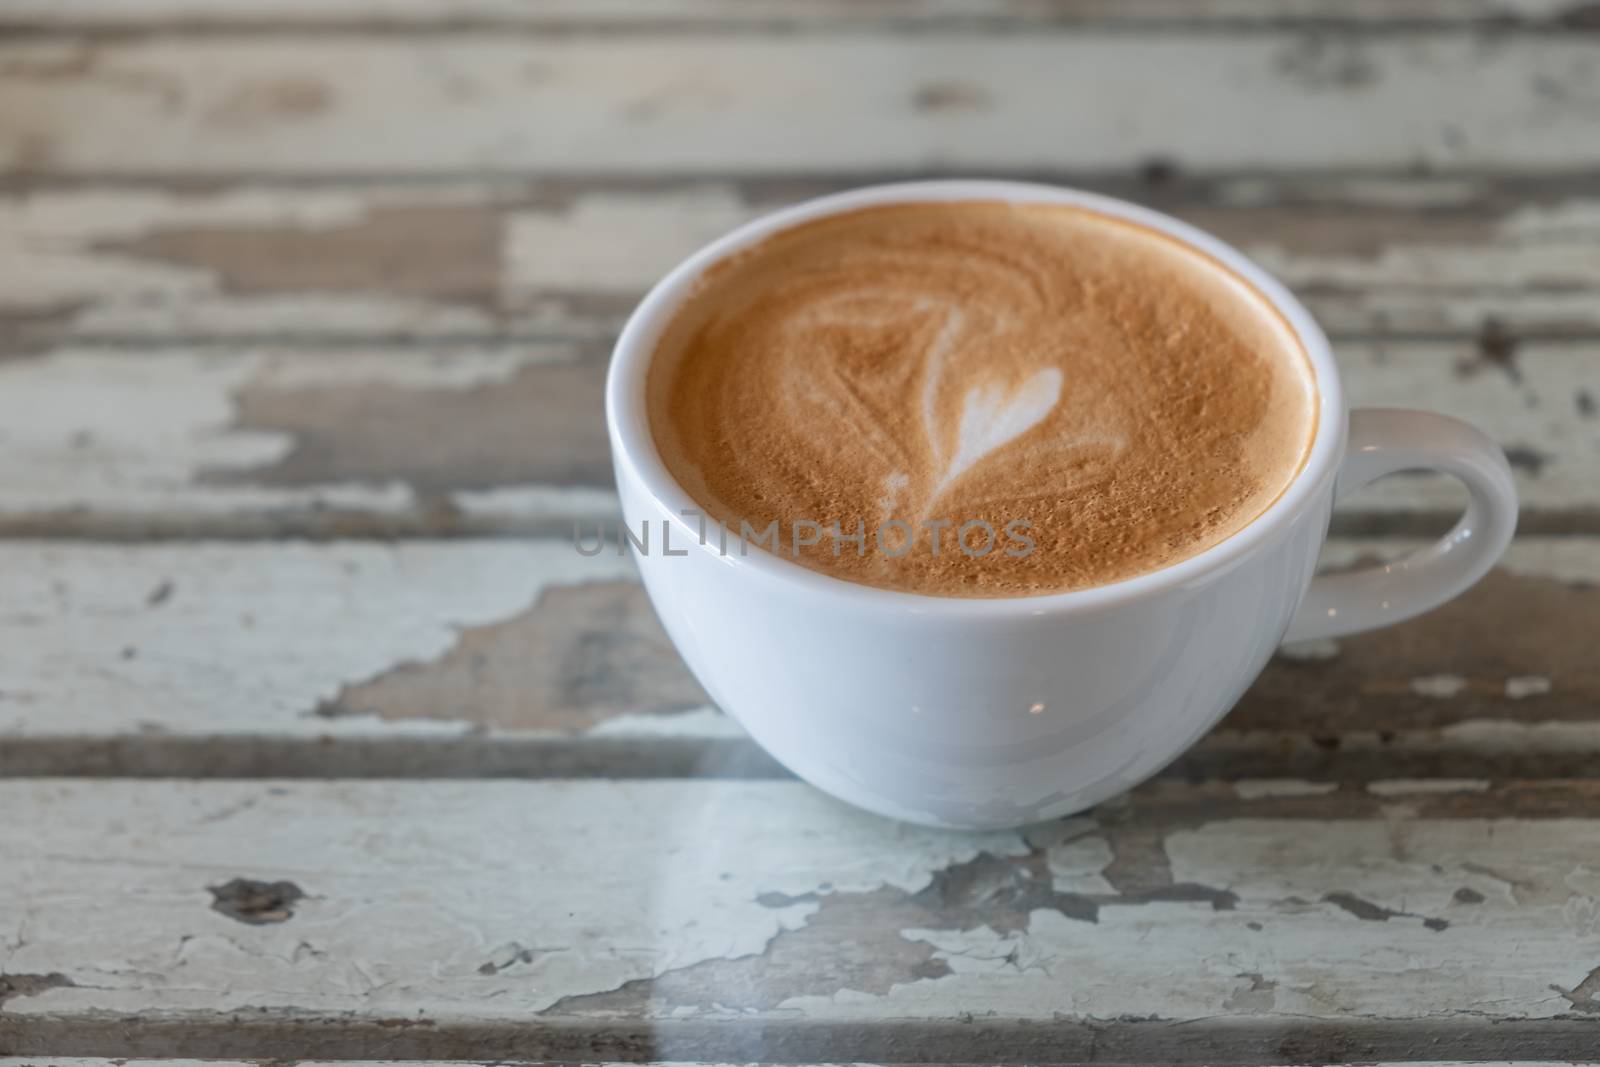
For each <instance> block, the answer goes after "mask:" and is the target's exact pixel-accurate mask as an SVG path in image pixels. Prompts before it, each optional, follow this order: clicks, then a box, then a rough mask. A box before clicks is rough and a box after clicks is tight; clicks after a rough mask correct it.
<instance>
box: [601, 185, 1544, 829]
mask: <svg viewBox="0 0 1600 1067" xmlns="http://www.w3.org/2000/svg"><path fill="white" fill-rule="evenodd" d="M939 200H1012V201H1028V202H1040V203H1063V204H1077V205H1081V206H1084V207H1087V208H1090V209H1092V210H1095V211H1100V212H1103V213H1105V214H1107V215H1113V216H1117V217H1121V218H1126V219H1130V220H1132V221H1134V222H1137V223H1140V224H1142V225H1144V226H1148V227H1151V228H1153V229H1156V230H1159V231H1162V232H1164V233H1166V234H1169V235H1171V236H1173V237H1176V238H1178V239H1179V240H1181V241H1185V242H1187V243H1188V244H1190V245H1192V246H1194V247H1196V248H1198V249H1200V250H1202V251H1204V252H1206V253H1208V254H1209V255H1211V256H1213V257H1215V258H1216V259H1217V260H1219V261H1221V262H1222V263H1223V264H1225V265H1226V266H1227V267H1229V268H1231V269H1232V270H1233V271H1235V272H1237V273H1238V274H1239V275H1241V276H1242V277H1244V278H1245V279H1246V280H1247V281H1248V282H1250V284H1252V285H1253V286H1255V288H1256V289H1258V290H1259V291H1260V292H1261V293H1262V294H1264V295H1265V296H1266V298H1267V299H1268V300H1270V301H1271V302H1272V303H1273V304H1274V305H1275V306H1276V308H1277V309H1278V311H1279V312H1281V313H1282V315H1283V316H1284V318H1285V319H1287V320H1288V322H1289V323H1290V324H1291V326H1292V327H1293V328H1294V330H1295V332H1296V333H1297V334H1298V336H1299V338H1300V341H1301V343H1302V344H1303V345H1304V346H1305V349H1306V351H1307V352H1308V353H1309V354H1310V357H1311V363H1312V366H1313V368H1314V371H1315V374H1316V384H1317V390H1318V393H1319V395H1320V403H1321V408H1320V411H1319V420H1318V426H1317V432H1316V438H1315V440H1314V441H1313V443H1312V447H1311V453H1310V457H1309V459H1308V460H1307V461H1306V464H1305V466H1304V467H1303V468H1302V469H1301V471H1300V473H1299V474H1298V475H1297V476H1296V478H1295V480H1294V481H1293V483H1292V484H1291V485H1290V486H1289V488H1288V489H1287V491H1285V492H1284V494H1283V495H1282V496H1281V497H1280V498H1279V499H1278V500H1277V501H1276V502H1275V503H1274V504H1273V505H1272V506H1271V507H1270V508H1268V509H1267V511H1266V512H1264V513H1263V514H1262V515H1261V516H1260V517H1259V518H1257V519H1256V520H1255V521H1254V522H1252V523H1250V524H1249V525H1248V526H1246V527H1245V528H1244V529H1243V530H1240V531H1239V532H1238V533H1236V534H1234V535H1233V536H1232V537H1230V538H1228V539H1227V540H1225V541H1223V542H1222V543H1220V544H1218V545H1216V546H1214V547H1212V548H1209V549H1207V550H1206V551H1204V552H1201V553H1200V554H1198V555H1196V556H1192V557H1190V558H1188V559H1185V560H1182V561H1180V562H1178V563H1175V564H1172V565H1171V566H1168V567H1164V568H1162V569H1160V570H1157V571H1152V572H1150V573H1148V574H1142V575H1139V576H1138V577H1135V578H1130V579H1127V580H1125V581H1119V582H1115V583H1113V584H1110V585H1104V586H1100V587H1097V588H1093V589H1085V590H1081V591H1078V592H1069V593H1059V594H1054V595H1050V596H1034V597H1017V598H1013V599H960V598H950V597H930V596H922V595H915V594H910V593H900V592H892V591H887V590H884V589H878V588H872V587H868V586H863V585H857V584H854V583H851V582H846V581H843V580H841V579H838V578H832V577H828V576H826V575H823V574H820V573H818V572H815V571H812V570H808V569H806V568H804V567H802V566H800V565H799V564H798V563H795V562H793V561H792V560H789V559H785V558H782V557H780V556H778V555H776V554H772V553H769V552H767V551H765V550H762V549H751V550H749V551H748V554H740V553H739V552H736V551H728V552H727V553H726V554H724V552H723V550H722V549H721V548H720V546H719V544H718V539H717V538H716V537H715V536H712V537H709V538H707V539H706V541H705V543H701V532H702V523H701V521H700V520H699V519H697V518H695V517H694V516H695V514H696V511H697V505H696V504H695V502H694V500H692V499H691V498H690V497H689V495H688V494H687V493H685V492H684V490H683V489H682V488H681V487H680V486H679V485H678V484H677V483H676V482H675V481H674V480H673V478H672V477H671V475H669V474H668V472H667V470H666V468H665V466H664V465H663V464H662V461H661V458H660V456H659V455H658V453H657V451H656V448H655V444H654V442H653V441H652V439H651V435H650V429H649V425H648V421H647V418H646V411H645V371H646V368H647V366H648V364H649V362H650V359H651V355H652V350H653V349H654V347H655V344H656V342H657V339H658V338H659V336H660V334H661V331H662V329H663V327H664V326H665V325H666V323H667V322H668V320H669V319H670V318H671V316H672V314H673V312H674V310H675V309H676V308H677V306H678V304H679V303H680V301H682V299H683V298H684V296H685V294H686V293H687V291H688V290H689V289H690V287H691V286H692V285H693V284H694V282H695V280H696V279H697V278H698V277H699V276H700V274H701V273H702V272H703V271H704V270H705V269H706V268H707V267H708V266H710V265H711V264H713V263H715V262H716V261H718V260H720V259H722V258H724V257H725V256H727V255H728V254H729V253H731V252H733V251H735V250H737V249H739V248H742V247H745V246H747V245H750V244H752V243H754V242H756V241H759V240H761V239H762V238H764V237H766V236H767V235H769V234H771V233H773V232H774V231H776V230H779V229H783V228H786V227H789V226H793V225H795V224H797V223H801V222H805V221H807V220H810V219H815V218H818V217H820V216H825V215H830V214H835V213H838V212H842V211H848V210H852V209H855V208H860V207H863V206H866V205H869V204H882V203H891V202H909V201H939ZM752 358H759V357H758V356H754V355H753V356H752ZM606 418H607V422H608V424H609V427H610V434H611V447H612V452H613V459H614V463H615V467H616V475H617V487H618V490H619V492H620V493H621V497H622V511H623V516H624V519H625V521H626V523H627V524H628V526H629V527H630V528H631V529H634V530H640V529H642V528H643V527H644V526H645V525H648V526H649V527H652V528H655V529H657V530H658V531H659V530H665V529H666V528H667V527H671V530H670V542H671V549H672V552H673V553H674V554H671V555H668V554H665V553H664V552H662V551H661V547H662V546H661V545H660V544H659V537H658V539H657V543H655V544H652V545H651V550H650V551H647V552H639V551H635V553H634V554H635V556H636V558H637V559H638V564H639V570H640V573H641V574H642V575H643V578H644V584H645V588H646V589H647V590H648V592H649V594H650V599H651V602H652V603H653V604H654V605H655V608H656V611H657V613H658V614H659V615H660V616H661V620H662V622H663V623H664V624H665V625H666V628H667V632H668V634H670V635H671V637H672V640H673V642H674V643H675V644H676V645H677V647H678V651H679V652H681V653H682V654H683V658H684V659H685V660H686V661H687V662H688V664H689V667H690V669H691V670H693V672H694V674H695V676H696V677H697V678H698V679H699V680H700V682H701V684H702V685H703V686H704V687H705V689H706V692H707V693H709V694H710V695H711V697H712V699H713V700H715V701H716V702H717V704H718V705H719V706H720V707H722V709H723V710H725V711H726V712H728V713H729V714H731V715H732V716H734V718H736V719H737V720H738V721H739V722H740V723H742V724H743V725H744V727H745V728H746V729H747V730H748V731H749V732H750V734H751V736H752V737H754V738H755V740H756V741H757V742H759V743H760V744H761V745H762V746H763V747H764V748H765V749H766V750H767V751H768V752H770V753H771V754H772V755H773V756H774V757H776V758H777V759H778V760H779V761H781V762H782V763H783V764H784V765H785V766H787V767H788V768H789V769H790V770H792V771H794V772H795V773H796V774H798V775H799V776H800V777H802V778H804V779H806V780H807V781H809V782H811V783H812V784H813V785H816V786H818V787H819V788H821V789H824V790H826V791H827V792H829V793H832V794H834V795H835V796H837V797H840V798H842V799H844V800H846V801H849V802H850V803H852V804H857V805H859V806H861V807H863V808H867V809H869V810H871V811H875V812H879V813H881V814H883V815H888V816H892V817H894V818H898V819H905V820H909V821H911V822H918V823H926V824H932V825H938V826H949V827H972V828H979V827H1003V826H1015V825H1019V824H1023V823H1028V822H1033V821H1036V820H1040V819H1047V818H1052V817H1055V816H1059V815H1064V814H1067V813H1069V812H1073V811H1077V810H1080V809H1082V808H1086V807H1089V806H1090V805H1093V804H1095V803H1097V802H1099V801H1101V800H1104V799H1105V798H1107V797H1109V796H1112V795H1113V794H1116V793H1118V792H1121V791H1123V790H1125V789H1127V788H1129V787H1130V786H1133V785H1135V784H1137V783H1138V782H1140V781H1141V780H1143V779H1144V778H1146V777H1148V776H1149V775H1151V774H1153V773H1155V772H1156V771H1157V770H1159V769H1160V768H1161V767H1162V766H1163V765H1165V764H1166V763H1168V762H1169V761H1170V760H1172V759H1173V758H1174V757H1175V756H1177V755H1178V754H1179V753H1181V752H1183V751H1184V749H1186V748H1187V747H1188V746H1189V745H1190V744H1192V743H1193V742H1194V741H1195V740H1196V739H1198V738H1199V737H1200V736H1201V735H1203V734H1204V733H1205V732H1206V731H1207V730H1209V729H1210V728H1211V727H1212V726H1213V725H1214V724H1215V723H1216V722H1217V720H1218V719H1220V718H1221V717H1222V715H1223V714H1224V713H1225V712H1226V711H1227V710H1228V709H1229V708H1230V707H1232V706H1233V704H1234V702H1235V701H1236V700H1238V698H1239V696H1240V695H1241V694H1242V693H1243V692H1244V691H1245V689H1246V688H1247V687H1248V686H1249V685H1250V683H1251V682H1252V681H1254V680H1255V678H1256V676H1257V674H1259V673H1260V671H1261V669H1262V667H1263V666H1265V665H1266V662H1267V660H1268V658H1269V657H1270V656H1271V655H1272V653H1273V650H1274V649H1275V648H1277V646H1278V644H1279V642H1281V641H1283V640H1285V639H1289V640H1300V639H1308V638H1317V637H1335V636H1338V635H1340V634H1348V633H1354V632H1357V631H1360V630H1368V629H1372V628H1374V627H1378V626H1386V625H1388V624H1390V623H1394V622H1399V621H1400V620H1402V619H1406V618H1410V617H1411V616H1413V615H1417V614H1419V613H1421V612H1424V611H1428V610H1429V609H1431V608H1434V607H1436V606H1438V605H1439V604H1442V603H1443V602H1445V601H1446V600H1449V599H1451V598H1452V597H1454V596H1456V595H1457V594H1459V593H1461V592H1462V591H1463V590H1465V589H1466V588H1467V587H1468V586H1470V585H1471V584H1472V583H1473V582H1475V581H1477V580H1478V579H1479V578H1480V577H1482V576H1483V574H1484V572H1486V571H1487V570H1488V569H1489V568H1490V567H1491V566H1492V565H1493V564H1494V562H1495V560H1496V559H1497V558H1499V556H1500V554H1501V553H1502V552H1503V551H1504V550H1505V547H1506V545H1507V543H1508V542H1509V541H1510V539H1511V534H1512V531H1513V529H1514V528H1515V526H1516V516H1517V499H1516V490H1515V486H1514V483H1513V481H1512V477H1511V470H1510V467H1509V466H1508V465H1507V463H1506V459H1505V456H1504V454H1503V453H1502V452H1501V451H1500V449H1499V448H1498V447H1497V446H1496V445H1495V444H1494V442H1493V441H1491V440H1490V439H1489V438H1488V437H1486V436H1485V435H1484V434H1482V433H1480V432H1479V431H1478V430H1476V429H1474V428H1473V427H1471V426H1468V425H1466V424H1465V423H1462V422H1460V421H1458V420H1456V419H1451V418H1446V417H1444V416H1442V415H1434V414H1428V413H1425V412H1417V411H1401V410H1388V409H1365V410H1358V411H1355V412H1349V411H1348V410H1347V409H1346V406H1345V400H1344V390H1343V389H1342V388H1341V386H1340V383H1339V370H1338V368H1337V367H1336V366H1335V365H1334V361H1333V355H1332V353H1331V352H1330V351H1329V347H1328V341H1327V339H1326V338H1325V337H1324V336H1323V334H1322V331H1321V330H1320V329H1318V327H1317V325H1316V323H1315V322H1313V321H1312V319H1311V316H1310V315H1309V314H1308V313H1307V312H1306V310H1305V308H1303V307H1302V306H1301V305H1300V303H1299V302H1298V301H1297V300H1295V298H1294V297H1292V296H1291V295H1290V294H1289V293H1288V292H1287V291H1286V290H1285V289H1284V288H1283V287H1282V286H1281V285H1279V284H1278V283H1277V282H1275V281H1274V280H1273V279H1272V278H1270V277H1268V276H1267V275H1266V274H1265V273H1264V272H1263V271H1262V270H1261V269H1260V268H1258V267H1256V266H1255V265H1254V264H1252V263H1251V262H1250V261H1249V260H1248V259H1246V258H1245V257H1244V256H1243V255H1241V254H1240V253H1239V252H1238V251H1236V250H1235V249H1233V248H1230V247H1229V246H1228V245H1226V244H1223V243H1222V242H1221V241H1218V240H1217V239H1216V238H1214V237H1211V236H1209V235H1207V234H1205V233H1202V232H1201V231H1199V230H1197V229H1195V228H1194V227H1192V226H1189V225H1187V224H1185V223H1182V222H1179V221H1177V220H1176V219H1173V218H1169V217H1167V216H1165V215H1162V214H1160V213H1158V212H1154V211H1150V210H1148V209H1146V208H1142V207H1138V206H1136V205H1133V204H1129V203H1125V202H1122V201H1119V200H1113V199H1110V198H1107V197H1103V196H1097V195H1093V194H1090V193H1084V192H1078V191H1075V190H1071V189H1062V188H1056V187H1052V186H1043V185H1028V184H1018V183H1012V182H993V181H939V182H915V183H907V184H900V185H885V186H877V187H873V188H868V189H861V190H858V191H855V192H848V193H841V194H839V195H835V196H827V197H823V198H821V199H817V200H812V201H809V202H807V203H804V204H800V205H797V206H795V207H791V208H787V209H785V210H783V211H779V212H777V213H775V214H772V215H769V216H767V217H765V218H762V219H759V220H757V221H755V222H752V223H750V224H748V225H745V226H742V227H740V228H739V229H737V230H735V231H734V232H733V233H730V234H728V235H727V236H726V237H723V238H722V239H721V240H718V241H715V242H713V243H712V244H710V245H708V246H707V247H705V248H703V249H701V250H700V251H699V252H697V253H696V254H695V255H693V256H690V257H689V258H688V259H687V260H685V261H684V262H683V263H682V264H680V265H679V266H678V267H677V268H676V269H675V270H673V271H672V272H671V273H670V274H668V275H667V276H666V277H665V278H664V279H663V280H662V281H661V282H660V283H659V284H658V285H656V286H655V288H654V289H652V290H651V291H650V293H649V294H648V295H647V296H646V297H645V298H644V300H643V302H641V303H640V305H639V307H638V308H637V309H636V310H635V311H634V313H633V315H632V317H631V318H630V319H629V320H628V323H627V326H626V327H625V328H624V329H623V331H622V336H621V337H620V338H619V339H618V341H617V345H616V350H615V352H614V354H613V356H612V361H611V369H610V374H609V377H608V379H607V382H606ZM1413 469H1429V470H1439V471H1444V472H1446V473H1448V474H1451V475H1453V476H1455V477H1456V478H1459V479H1460V480H1461V481H1462V482H1463V483H1464V484H1465V485H1466V487H1467V490H1468V493H1469V496H1470V502H1469V504H1468V506H1467V510H1466V513H1465V515H1463V517H1462V518H1461V520H1460V522H1458V523H1457V524H1456V526H1455V528H1454V529H1453V530H1451V531H1450V533H1449V534H1447V535H1446V536H1445V537H1444V538H1442V539H1441V540H1439V541H1438V542H1436V543H1435V544H1433V545H1431V546H1429V547H1427V548H1424V549H1422V550H1420V551H1417V552H1414V553H1412V554H1410V555H1408V556H1405V557H1403V558H1401V559H1399V560H1397V561H1395V562H1392V563H1387V564H1382V565H1378V566H1372V567H1368V568H1366V569H1363V570H1357V571H1355V572H1353V573H1343V574H1339V575H1335V576H1323V577H1313V572H1314V570H1315V567H1316V561H1317V554H1318V552H1319V551H1320V550H1321V548H1322V543H1323V541H1324V539H1325V538H1326V536H1327V530H1328V519H1329V514H1330V512H1331V511H1332V509H1333V505H1334V502H1335V501H1336V500H1337V499H1339V498H1340V497H1343V496H1344V495H1346V494H1347V493H1349V492H1351V491H1353V490H1356V489H1359V488H1361V487H1362V486H1364V485H1367V484H1368V483H1370V482H1372V481H1373V480H1375V479H1377V478H1380V477H1382V476H1384V475H1386V474H1390V473H1393V472H1395V471H1401V470H1413ZM685 513H688V514H687V515H686V514H685ZM680 552H682V553H683V554H682V555H679V554H677V553H680Z"/></svg>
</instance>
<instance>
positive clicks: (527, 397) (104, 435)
mask: <svg viewBox="0 0 1600 1067" xmlns="http://www.w3.org/2000/svg"><path fill="white" fill-rule="evenodd" d="M1596 346H1597V343H1596V342H1576V341H1572V342H1551V343H1516V342H1506V343H1504V344H1501V343H1499V342H1495V343H1492V344H1491V343H1488V342H1486V341H1484V340H1481V339H1475V340H1470V341H1459V342H1410V341H1404V342H1401V341H1396V342H1350V343H1345V344H1341V345H1338V346H1337V356H1338V358H1339V361H1340V364H1341V366H1342V368H1343V373H1344V376H1345V384H1346V390H1347V393H1348V395H1349V398H1350V400H1351V403H1352V404H1354V405H1356V406H1361V405H1387V406H1401V407H1405V406H1419V405H1421V406H1426V407H1428V408H1431V409H1433V410H1436V411H1441V412H1445V413H1448V414H1453V415H1457V416H1460V417H1462V418H1465V419H1467V420H1469V421H1471V422H1472V423H1474V424H1475V425H1478V426H1480V427H1482V428H1483V429H1484V430H1486V431H1487V432H1488V433H1489V434H1491V435H1492V436H1493V437H1495V439H1496V440H1498V441H1500V442H1501V443H1502V444H1503V445H1504V446H1505V447H1506V448H1507V449H1508V451H1509V452H1510V455H1511V457H1512V460H1513V465H1514V467H1515V469H1516V473H1517V478H1518V489H1519V492H1520V493H1521V495H1522V504H1523V508H1524V520H1523V529H1524V530H1528V531H1531V532H1554V533H1565V532H1573V531H1587V532H1593V531H1594V530H1595V529H1596V528H1597V526H1600V482H1597V481H1596V480H1595V478H1594V471H1595V469H1596V463H1597V461H1600V414H1597V411H1596V399H1597V398H1600V358H1597V357H1600V351H1597V347H1596ZM606 357H607V351H606V349H605V347H604V346H602V345H599V344H595V343H593V342H582V343H580V342H533V341H529V342H524V343H507V344H500V345H494V346H476V345H469V346H460V345H449V344H444V343H438V344H434V345H423V346H421V347H417V348H407V349H402V350H392V349H386V348H383V347H379V346H376V345H367V346H330V345H327V344H323V345H299V346H285V345H276V346H274V345H251V346H210V347H207V346H175V347H167V346H161V347H158V348H155V349H151V350H141V351H137V352H134V351H128V350H123V349H112V348H105V347H67V348H62V349H58V350H54V351H51V352H49V353H47V354H42V355H39V356H34V357H28V358H23V359H16V360H11V361H0V446H3V447H0V487H3V488H4V492H3V493H0V532H3V533H5V534H8V535H11V536H19V535H22V536H61V535H65V536H78V537H112V538H127V537H134V538H137V537H145V536H191V537H196V536H198V537H204V536H220V537H236V536H261V535H269V536H270V535H277V536H282V535H305V536H315V537H323V538H326V537H338V536H370V535H374V534H377V535H389V534H406V535H417V534H420V535H434V536H439V535H456V534H480V535H481V534H536V535H538V534H542V535H545V536H550V535H552V534H560V535H562V536H566V537H568V538H570V537H571V533H572V523H573V521H574V520H582V521H584V522H587V523H591V524H593V523H595V522H597V521H599V520H601V519H606V518H610V517H611V516H612V515H613V513H614V509H615V498H614V493H613V488H612V480H611V469H610V452H609V447H608V444H607V441H606V437H605V427H604V420H603V414H602V390H603V381H604V373H605V360H606ZM1461 501H1462V494H1461V492H1460V490H1459V488H1458V487H1457V486H1455V485H1454V484H1453V483H1450V482H1448V481H1445V480H1444V479H1442V478H1423V477H1414V476H1413V477H1401V478H1395V479H1391V480H1389V481H1386V482H1384V483H1381V484H1380V485H1379V486H1377V487H1375V488H1373V489H1372V490H1370V491H1369V492H1367V493H1364V494H1363V495H1361V496H1360V497H1358V498H1355V499H1354V500H1353V501H1352V502H1351V503H1350V505H1349V508H1348V515H1347V517H1346V518H1345V519H1342V520H1341V521H1342V522H1346V523H1349V524H1351V525H1347V526H1346V527H1345V529H1347V530H1354V531H1357V532H1391V533H1392V532H1406V531H1412V532H1415V531H1416V530H1418V529H1419V528H1422V529H1434V528H1441V529H1442V525H1441V524H1442V523H1444V522H1446V521H1447V519H1446V518H1445V517H1446V516H1453V515H1454V514H1456V513H1457V512H1458V511H1459V509H1460V506H1461ZM590 529H591V530H592V529H593V526H592V525H591V526H590Z"/></svg>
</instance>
